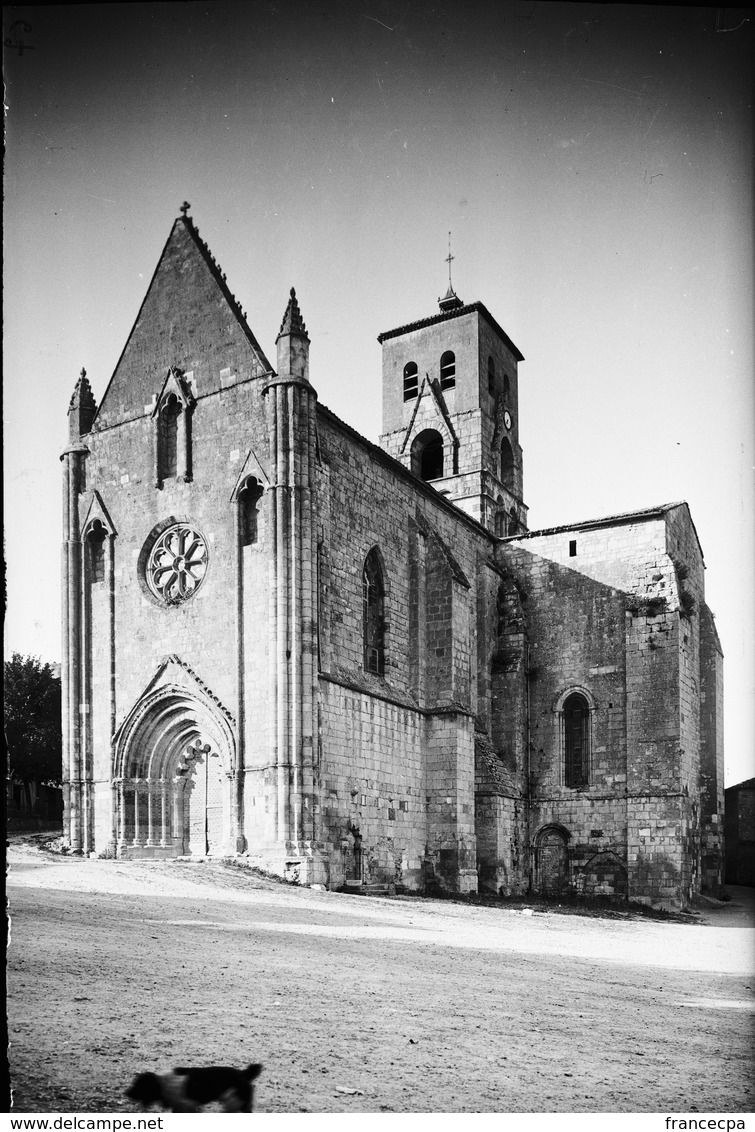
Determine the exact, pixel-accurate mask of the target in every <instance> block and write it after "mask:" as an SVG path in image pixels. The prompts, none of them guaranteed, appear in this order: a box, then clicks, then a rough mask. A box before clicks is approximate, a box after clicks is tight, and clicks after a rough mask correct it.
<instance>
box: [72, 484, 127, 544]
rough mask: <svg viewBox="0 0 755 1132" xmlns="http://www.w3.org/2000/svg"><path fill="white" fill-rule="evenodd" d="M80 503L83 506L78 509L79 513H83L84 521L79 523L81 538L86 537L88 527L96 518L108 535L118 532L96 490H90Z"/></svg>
mask: <svg viewBox="0 0 755 1132" xmlns="http://www.w3.org/2000/svg"><path fill="white" fill-rule="evenodd" d="M82 503H83V506H82V507H81V510H80V511H79V514H82V513H84V521H83V523H82V524H81V531H82V538H84V537H86V534H87V531H88V530H89V527H91V525H92V523H94V522H96V521H97V520H98V519H99V521H100V522H101V523H102V525H103V527H104V528H105V530H106V531H107V533H108V534H109V535H117V534H118V532H117V531H116V529H115V525H114V523H113V520H112V519H111V518H110V516H109V514H108V511H107V507H106V506H105V504H104V503H103V502H102V497H101V496H100V493H99V492H98V491H90V492H89V493H88V495H85V496H84V498H83V500H82Z"/></svg>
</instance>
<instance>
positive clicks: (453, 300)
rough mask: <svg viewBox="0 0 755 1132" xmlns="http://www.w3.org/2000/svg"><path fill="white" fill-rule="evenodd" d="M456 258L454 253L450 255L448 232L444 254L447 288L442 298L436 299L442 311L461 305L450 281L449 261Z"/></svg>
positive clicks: (449, 235)
mask: <svg viewBox="0 0 755 1132" xmlns="http://www.w3.org/2000/svg"><path fill="white" fill-rule="evenodd" d="M455 259H456V256H455V255H451V233H450V232H449V233H448V255H447V256H446V263H447V264H448V290H447V291H446V293H445V295H444V296H443V298H442V299H438V306H439V307H440V309H441V310H442V311H452V310H456V309H457V307H463V306H464V304H463V303H462V301H461V299H460V298H459V296H458V295H457V294H456V292H455V291H454V288H453V283H452V282H451V263H452V262H453V260H455Z"/></svg>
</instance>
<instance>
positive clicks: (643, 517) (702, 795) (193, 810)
mask: <svg viewBox="0 0 755 1132" xmlns="http://www.w3.org/2000/svg"><path fill="white" fill-rule="evenodd" d="M378 340H379V341H380V343H381V344H382V350H383V434H382V436H381V439H380V445H379V446H376V445H374V444H372V443H370V442H369V441H367V440H366V439H365V438H364V437H362V436H360V435H359V434H358V433H357V432H355V431H354V430H353V429H352V428H350V427H349V426H348V425H346V424H344V422H343V421H341V420H340V419H339V418H338V417H337V416H336V415H335V414H334V413H332V412H331V411H330V410H329V409H327V408H325V407H324V406H322V405H321V404H319V402H318V398H317V392H316V390H315V388H314V386H313V384H312V382H311V381H310V376H309V348H310V342H309V337H308V335H307V331H306V327H305V324H304V321H303V319H302V315H301V312H300V310H299V307H298V303H297V300H296V296H295V294H294V292H293V290H292V291H291V295H290V298H289V302H288V306H287V307H286V310H285V314H284V318H283V323H282V325H281V328H280V332H279V334H278V338H277V356H276V362H275V366H273V365H271V363H270V362H269V361H268V359H267V358H266V356H265V354H264V353H263V351H262V349H261V347H260V345H259V343H258V342H257V339H256V338H255V336H254V334H253V333H252V331H251V330H250V328H249V326H248V324H247V321H246V316H245V315H244V313H243V312H242V311H241V309H240V307H239V305H238V303H237V302H236V300H235V298H234V296H233V295H232V294H231V292H230V290H229V288H228V286H227V284H226V280H225V276H224V275H223V274H222V272H221V271H220V268H219V267H218V265H217V264H216V262H215V260H214V258H213V257H212V255H211V253H210V252H209V250H208V248H207V246H206V245H205V243H204V242H203V241H202V240H201V239H200V237H199V233H198V230H197V228H196V227H195V225H194V223H193V221H192V220H191V218H190V217H189V216H188V215H186V213H185V210H184V212H183V214H182V215H181V216H180V217H179V218H178V219H177V220H176V221H175V223H174V225H173V228H172V231H171V233H170V236H169V238H168V241H167V243H166V245H165V248H164V250H163V253H162V256H161V258H160V261H159V263H158V266H157V269H156V271H155V274H154V276H153V278H152V281H151V283H150V285H149V288H148V291H147V294H146V297H145V299H144V302H143V304H142V307H141V310H140V311H139V314H138V317H137V319H136V323H135V324H134V327H133V329H132V331H131V334H130V336H129V339H128V341H127V343H126V345H125V348H124V350H123V353H122V355H121V357H120V359H119V361H118V364H117V366H116V369H115V372H114V374H113V376H112V378H111V380H110V384H109V385H108V387H107V390H106V392H105V394H104V397H103V399H102V402H101V404H100V405H99V406H97V405H96V404H95V400H94V397H93V395H92V391H91V388H90V385H89V382H88V380H87V378H86V374H85V373H84V372H83V371H82V375H81V377H80V379H79V381H78V383H77V385H76V388H75V390H74V394H73V397H72V399H71V404H70V408H69V413H68V419H69V444H68V448H67V450H66V452H65V453H64V454H63V456H62V462H63V468H64V547H63V593H64V609H63V642H64V663H63V682H64V721H63V722H64V745H65V750H64V796H65V836H66V838H67V840H68V843H69V845H70V848H71V849H72V851H74V852H80V853H84V854H104V855H117V856H121V857H175V856H187V855H188V856H200V857H202V856H207V855H218V856H233V855H239V854H243V855H244V856H245V858H246V859H248V860H249V861H250V862H251V863H254V864H256V865H258V866H260V867H262V868H265V869H267V870H270V871H273V872H275V873H279V874H281V875H283V876H286V877H288V878H290V879H296V880H298V881H299V882H300V883H304V884H312V883H319V884H323V885H327V886H329V887H331V888H339V887H342V886H349V885H351V886H359V885H367V884H383V885H389V886H391V885H396V886H398V887H400V888H403V889H405V890H407V891H418V890H423V891H455V892H474V891H477V890H480V891H488V892H494V893H499V892H500V893H504V894H518V893H524V892H526V891H535V892H540V893H544V894H551V895H562V894H567V893H568V892H576V893H582V894H585V895H616V896H618V895H621V896H626V897H628V898H630V899H633V900H640V901H643V902H646V903H651V904H654V905H665V906H684V905H686V904H687V903H688V902H689V900H690V898H691V897H692V896H693V895H694V894H695V893H696V892H699V891H700V890H701V888H705V889H708V890H713V891H715V890H716V889H717V888H719V887H720V885H721V883H722V860H723V845H722V813H723V751H722V655H721V649H720V645H719V642H718V638H717V635H716V630H715V626H714V622H713V618H712V616H711V614H710V612H709V610H708V608H707V606H706V605H705V595H704V577H703V571H704V565H703V557H702V552H701V549H700V545H699V542H698V539H697V536H696V533H695V528H694V525H693V523H692V520H691V517H690V513H689V509H688V507H687V505H686V504H685V503H675V504H669V505H666V506H661V507H653V508H648V509H646V510H642V511H639V512H636V513H633V514H624V515H614V516H611V517H608V518H605V519H599V520H591V521H587V522H583V523H577V524H571V525H568V526H562V527H556V528H551V529H548V530H539V531H537V530H536V531H530V530H529V529H528V516H527V508H526V506H525V504H524V490H523V473H522V449H521V446H520V443H519V404H518V370H519V364H520V363H521V362H522V361H523V357H522V354H521V353H520V352H519V350H518V349H517V347H516V346H515V345H514V343H513V342H512V341H511V339H510V338H509V337H508V335H507V334H506V333H505V331H504V330H503V329H502V328H501V327H500V325H499V324H498V322H497V321H496V320H495V318H494V317H493V316H492V315H491V314H490V312H489V311H488V310H487V309H486V308H485V306H483V304H482V303H479V302H475V303H471V304H464V303H462V302H461V300H460V299H459V298H458V297H457V296H456V295H455V294H454V292H453V290H452V289H451V288H450V287H449V291H448V293H447V294H446V296H445V297H444V298H443V299H442V300H441V301H440V303H439V308H438V310H437V311H436V312H435V313H434V314H432V315H430V316H429V317H427V318H424V319H421V320H420V321H418V322H414V323H411V324H409V325H406V326H402V327H399V328H397V329H394V330H390V331H387V332H385V333H383V334H381V335H380V336H379V339H378Z"/></svg>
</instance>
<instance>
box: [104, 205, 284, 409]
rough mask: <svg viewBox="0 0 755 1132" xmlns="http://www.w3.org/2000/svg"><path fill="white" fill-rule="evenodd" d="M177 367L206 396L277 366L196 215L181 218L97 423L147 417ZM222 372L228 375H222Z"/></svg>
mask: <svg viewBox="0 0 755 1132" xmlns="http://www.w3.org/2000/svg"><path fill="white" fill-rule="evenodd" d="M172 367H176V368H177V369H179V370H181V371H182V373H183V374H184V375H185V376H186V379H187V380H189V379H190V383H191V386H192V388H193V392H194V395H195V396H196V397H198V398H199V397H202V396H204V395H206V394H208V393H214V392H217V391H218V390H220V389H221V388H225V387H226V386H227V385H228V384H229V379H228V376H227V374H228V372H229V370H230V371H231V372H232V373H233V379H232V380H233V382H240V381H246V380H248V379H249V378H252V377H261V376H263V375H265V374H269V373H271V372H272V367H271V365H270V363H269V362H268V360H267V358H266V357H265V355H264V353H263V351H262V349H261V347H260V345H259V343H258V342H257V340H256V338H255V337H254V335H253V334H252V332H251V330H250V329H249V327H248V325H247V323H246V318H245V315H244V313H243V311H242V310H241V308H240V307H239V304H238V303H237V302H236V299H235V298H234V296H233V295H232V294H231V292H230V290H229V289H228V287H227V285H226V282H225V279H224V276H223V274H222V272H221V271H220V269H219V267H218V265H217V263H216V262H215V261H214V259H213V257H212V256H211V254H210V252H209V250H208V248H207V247H206V245H205V244H204V243H203V241H202V240H200V238H199V234H198V231H197V229H196V228H195V227H194V225H193V223H192V221H191V219H190V218H189V217H187V216H182V217H180V218H179V219H178V220H176V221H175V223H174V225H173V228H172V230H171V233H170V236H169V237H168V240H167V243H166V244H165V247H164V248H163V251H162V255H161V256H160V259H159V262H158V264H157V267H156V269H155V273H154V275H153V276H152V279H151V281H150V284H149V287H148V288H147V293H146V295H145V297H144V301H143V302H142V305H141V308H140V310H139V313H138V315H137V317H136V321H135V323H134V325H133V328H132V330H131V333H130V335H129V337H128V341H127V342H126V345H125V347H124V349H123V353H122V354H121V356H120V358H119V359H118V364H117V365H116V367H115V371H114V373H113V376H112V377H111V379H110V383H109V385H108V387H107V390H106V391H105V396H104V397H103V399H102V403H101V404H100V408H99V411H98V413H97V416H96V418H95V421H94V429H95V430H97V429H101V428H105V427H110V426H112V425H114V424H119V423H121V422H122V421H126V420H131V419H133V418H134V417H139V416H142V415H144V413H145V406H147V405H148V406H149V409H147V412H150V411H151V407H152V406H153V405H154V395H155V390H156V388H158V387H159V385H160V383H161V381H162V379H163V377H164V375H165V373H166V371H167V370H169V369H171V368H172ZM221 371H222V373H223V376H222V377H221Z"/></svg>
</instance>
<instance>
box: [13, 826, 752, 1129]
mask: <svg viewBox="0 0 755 1132" xmlns="http://www.w3.org/2000/svg"><path fill="white" fill-rule="evenodd" d="M9 853H10V865H11V871H10V875H9V878H8V886H9V887H8V893H9V898H10V907H11V916H12V936H11V946H10V955H9V971H8V993H9V1007H8V1010H9V1030H10V1040H11V1048H10V1061H11V1071H12V1075H13V1088H14V1111H17V1112H43V1113H44V1112H57V1111H62V1112H123V1111H128V1110H129V1109H130V1107H131V1106H130V1105H128V1104H126V1102H125V1100H124V1098H123V1097H122V1089H123V1088H124V1086H125V1084H127V1083H128V1081H129V1080H130V1078H131V1077H132V1075H133V1074H134V1073H135V1072H137V1071H138V1070H141V1069H147V1068H155V1069H159V1068H169V1067H170V1066H172V1065H179V1064H192V1063H194V1064H210V1063H232V1064H238V1065H242V1064H246V1063H247V1062H249V1061H262V1062H263V1063H264V1066H265V1069H264V1073H263V1076H262V1078H261V1080H260V1084H259V1090H258V1094H257V1096H258V1106H257V1107H258V1110H259V1111H263V1112H380V1111H382V1112H669V1113H674V1112H686V1113H689V1112H694V1111H707V1112H711V1111H715V1112H742V1111H745V1112H747V1111H752V1107H753V1106H752V1101H753V1092H754V1091H755V1090H754V1089H753V1085H752V1080H753V1075H752V1068H753V1066H752V1036H753V1027H752V1022H753V1009H754V1008H755V996H754V995H753V988H754V987H755V983H754V982H753V976H752V970H753V954H754V950H755V948H754V944H755V930H753V921H752V916H751V910H750V908H749V907H748V906H747V904H746V903H745V897H746V895H747V892H746V890H732V891H733V892H734V893H735V900H734V901H733V902H732V904H731V905H729V906H728V908H727V909H725V910H724V909H719V908H714V907H713V906H712V905H711V908H710V910H707V909H706V911H705V912H704V914H703V916H701V917H699V918H697V919H696V921H695V922H693V923H673V922H672V923H668V922H663V923H662V922H655V921H648V920H645V919H640V918H631V917H627V918H623V919H599V918H582V917H577V916H567V915H562V914H558V913H557V912H548V913H537V912H536V913H534V914H530V915H526V914H523V913H522V912H521V911H513V910H507V909H503V908H487V907H464V906H461V905H456V904H450V903H446V902H442V901H424V900H422V901H420V900H412V899H406V898H404V899H400V898H399V899H383V898H370V899H366V898H363V897H356V896H346V895H341V894H337V893H329V892H319V891H313V890H309V889H298V888H291V887H286V886H282V885H279V884H276V883H275V882H273V881H268V880H265V879H261V878H257V877H255V876H254V875H252V874H249V873H247V872H244V871H242V870H239V869H234V868H231V867H229V866H224V865H222V864H219V863H204V864H202V863H191V864H190V863H184V862H154V863H153V862H137V861H133V862H129V861H98V860H91V861H83V860H80V859H72V858H64V857H59V856H54V855H51V854H50V853H46V852H44V851H42V850H41V849H40V848H39V845H38V844H37V843H36V842H35V840H34V839H33V838H25V839H23V838H19V839H16V840H15V841H14V842H13V843H12V845H11V849H10V851H9Z"/></svg>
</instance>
